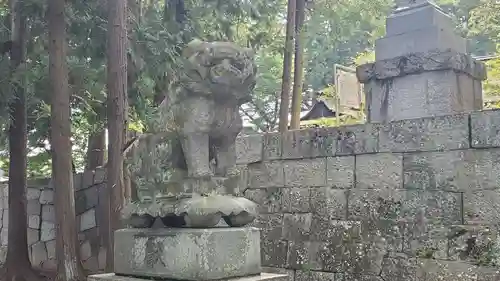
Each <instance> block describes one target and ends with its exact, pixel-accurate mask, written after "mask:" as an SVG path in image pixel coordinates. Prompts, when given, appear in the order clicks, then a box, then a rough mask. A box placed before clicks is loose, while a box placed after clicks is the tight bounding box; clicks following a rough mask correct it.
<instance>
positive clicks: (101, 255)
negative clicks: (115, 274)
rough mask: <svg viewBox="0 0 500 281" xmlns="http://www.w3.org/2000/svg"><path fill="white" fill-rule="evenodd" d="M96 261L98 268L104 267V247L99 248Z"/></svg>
mask: <svg viewBox="0 0 500 281" xmlns="http://www.w3.org/2000/svg"><path fill="white" fill-rule="evenodd" d="M97 261H98V262H99V269H100V270H103V269H104V268H106V249H105V248H104V247H101V248H99V254H98V256H97Z"/></svg>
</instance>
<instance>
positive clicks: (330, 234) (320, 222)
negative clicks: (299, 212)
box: [310, 216, 362, 242]
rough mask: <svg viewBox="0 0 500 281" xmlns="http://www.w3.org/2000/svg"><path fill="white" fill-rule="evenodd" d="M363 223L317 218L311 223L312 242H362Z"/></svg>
mask: <svg viewBox="0 0 500 281" xmlns="http://www.w3.org/2000/svg"><path fill="white" fill-rule="evenodd" d="M361 230H362V227H361V222H360V221H346V220H329V219H325V218H323V217H321V216H315V217H313V218H312V221H311V231H310V233H311V234H310V240H311V241H317V242H329V241H344V240H360V239H361Z"/></svg>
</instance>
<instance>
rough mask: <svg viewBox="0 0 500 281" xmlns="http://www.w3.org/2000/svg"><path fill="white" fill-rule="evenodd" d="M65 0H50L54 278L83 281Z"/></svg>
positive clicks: (65, 280) (66, 280)
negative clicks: (77, 225) (72, 149)
mask: <svg viewBox="0 0 500 281" xmlns="http://www.w3.org/2000/svg"><path fill="white" fill-rule="evenodd" d="M65 2H66V1H65V0H49V3H48V6H49V7H48V18H49V64H50V65H49V76H50V82H51V86H52V101H51V148H52V151H53V154H52V183H53V185H54V189H55V210H56V222H57V229H56V257H57V276H56V280H61V281H62V280H64V281H75V280H84V278H85V277H84V274H83V270H82V266H81V263H80V255H79V248H78V247H77V245H78V240H77V233H76V229H77V227H76V218H75V198H74V189H73V173H72V170H71V163H72V159H71V140H70V138H71V123H70V122H71V121H70V95H69V87H68V70H67V65H66V47H67V46H66V44H67V43H66V23H65V14H64V9H65Z"/></svg>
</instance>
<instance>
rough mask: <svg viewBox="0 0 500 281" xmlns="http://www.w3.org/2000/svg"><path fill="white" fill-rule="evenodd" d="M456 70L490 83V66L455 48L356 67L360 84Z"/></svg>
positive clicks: (408, 55)
mask: <svg viewBox="0 0 500 281" xmlns="http://www.w3.org/2000/svg"><path fill="white" fill-rule="evenodd" d="M439 70H454V71H457V72H462V73H465V74H468V75H470V76H471V77H473V78H474V79H477V80H486V77H487V75H486V72H487V71H486V66H485V64H484V63H483V62H480V61H477V60H475V59H474V58H473V57H472V56H470V55H468V54H463V53H458V52H456V51H453V50H451V49H447V50H438V49H435V50H431V51H428V52H422V53H411V54H407V55H404V56H399V57H395V58H390V59H385V60H380V61H376V62H372V63H367V64H363V65H360V66H358V67H357V68H356V76H357V77H358V80H359V82H361V83H367V82H369V81H370V80H372V79H376V80H385V79H390V78H394V77H401V76H405V75H410V74H417V73H422V72H426V71H439Z"/></svg>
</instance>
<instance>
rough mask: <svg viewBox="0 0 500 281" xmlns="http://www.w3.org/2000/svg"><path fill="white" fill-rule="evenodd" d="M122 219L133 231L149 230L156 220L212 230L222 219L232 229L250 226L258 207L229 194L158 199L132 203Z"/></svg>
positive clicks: (169, 225)
mask: <svg viewBox="0 0 500 281" xmlns="http://www.w3.org/2000/svg"><path fill="white" fill-rule="evenodd" d="M123 215H124V219H125V220H126V221H127V224H128V225H129V226H131V227H133V228H150V227H151V226H152V225H153V223H154V221H155V219H156V218H160V219H161V220H162V222H163V224H164V225H165V226H166V227H191V228H208V227H215V226H216V225H217V224H218V223H219V222H220V220H221V219H224V221H225V222H226V223H227V224H228V225H229V226H231V227H241V226H245V225H248V224H250V223H251V222H253V220H254V219H255V218H256V216H257V204H255V203H254V202H252V201H250V200H248V199H246V198H243V197H235V196H231V195H208V196H200V195H196V194H195V195H193V196H192V197H190V198H181V199H178V198H161V199H158V200H156V202H144V203H131V204H129V205H128V206H126V207H125V209H124V212H123Z"/></svg>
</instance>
